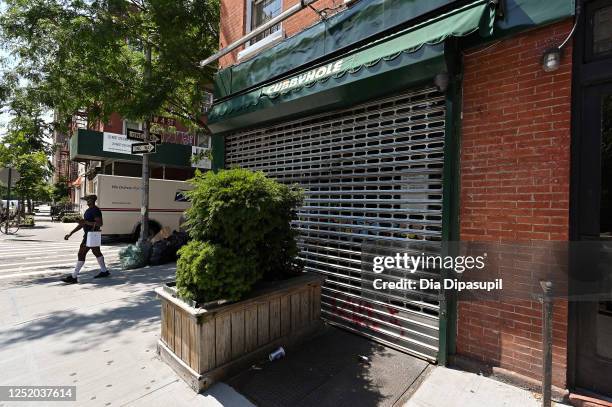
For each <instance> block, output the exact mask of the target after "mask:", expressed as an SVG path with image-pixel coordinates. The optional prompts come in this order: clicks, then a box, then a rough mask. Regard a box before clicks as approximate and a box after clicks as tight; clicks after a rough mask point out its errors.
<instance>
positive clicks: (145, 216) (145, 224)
mask: <svg viewBox="0 0 612 407" xmlns="http://www.w3.org/2000/svg"><path fill="white" fill-rule="evenodd" d="M150 80H151V44H149V42H148V41H147V42H146V43H145V81H146V83H147V84H148V83H149V82H150ZM150 125H151V117H150V116H147V119H146V120H145V122H144V137H145V139H148V138H149V126H150ZM140 214H141V215H142V217H141V221H140V238H139V239H138V243H139V245H140V246H141V247H142V248H143V250H144V252H145V255H146V256H147V257H148V255H149V250H148V245H147V238H148V237H149V154H144V155H143V157H142V205H141V208H140Z"/></svg>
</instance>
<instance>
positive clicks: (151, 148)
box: [132, 143, 157, 154]
mask: <svg viewBox="0 0 612 407" xmlns="http://www.w3.org/2000/svg"><path fill="white" fill-rule="evenodd" d="M155 146H157V144H155V143H134V144H132V154H150V153H154V152H156V151H157V149H156V148H155Z"/></svg>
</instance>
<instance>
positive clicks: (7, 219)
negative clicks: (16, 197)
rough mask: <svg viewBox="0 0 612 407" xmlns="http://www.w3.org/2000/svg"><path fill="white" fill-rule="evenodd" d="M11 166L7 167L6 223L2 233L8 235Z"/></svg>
mask: <svg viewBox="0 0 612 407" xmlns="http://www.w3.org/2000/svg"><path fill="white" fill-rule="evenodd" d="M12 175H13V168H11V167H10V166H9V167H8V188H7V192H6V195H7V197H6V223H5V224H4V233H5V234H7V235H8V227H9V220H10V219H11V177H12Z"/></svg>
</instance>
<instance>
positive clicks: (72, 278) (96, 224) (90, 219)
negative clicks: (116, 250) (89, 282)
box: [62, 195, 110, 284]
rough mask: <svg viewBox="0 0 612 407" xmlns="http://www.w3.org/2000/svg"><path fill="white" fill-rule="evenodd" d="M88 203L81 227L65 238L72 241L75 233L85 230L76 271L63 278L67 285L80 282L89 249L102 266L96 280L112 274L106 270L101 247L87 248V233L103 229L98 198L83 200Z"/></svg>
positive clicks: (86, 197) (85, 198)
mask: <svg viewBox="0 0 612 407" xmlns="http://www.w3.org/2000/svg"><path fill="white" fill-rule="evenodd" d="M81 199H83V200H85V201H87V206H88V208H87V210H86V211H85V213H84V214H83V220H81V221H79V225H78V226H77V227H75V228H74V230H73V231H72V232H70V233H69V234H67V235H66V236H64V239H65V240H68V239H70V236H72V235H73V234H74V233H76V232H77V231H79V230H80V229H83V232H84V234H83V241H82V242H81V247H80V248H79V254H78V256H77V262H76V266H75V267H74V271H73V272H72V274H68V275H67V276H65V277H63V278H62V281H63V282H65V283H67V284H76V283H78V282H79V271H81V268H82V267H83V265H84V264H85V256H86V255H87V252H88V251H89V249H91V251H92V252H93V254H94V256H96V260H97V261H98V264H99V265H100V272H99V273H98V274H96V275H95V276H94V278H100V277H108V276H110V273H109V272H108V270H107V269H106V265H105V264H104V256H102V252H101V251H100V247H99V246H98V247H87V233H89V232H92V231H98V230H100V227H102V211H101V210H100V208H98V207H97V206H96V200H97V199H98V197H97V196H96V195H87V196H85V197H83V198H81Z"/></svg>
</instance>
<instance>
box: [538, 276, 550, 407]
mask: <svg viewBox="0 0 612 407" xmlns="http://www.w3.org/2000/svg"><path fill="white" fill-rule="evenodd" d="M540 285H541V286H542V291H543V292H544V295H543V296H542V406H543V407H551V403H552V401H551V399H552V333H553V332H552V316H553V301H552V298H551V294H552V282H550V281H541V282H540Z"/></svg>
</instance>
